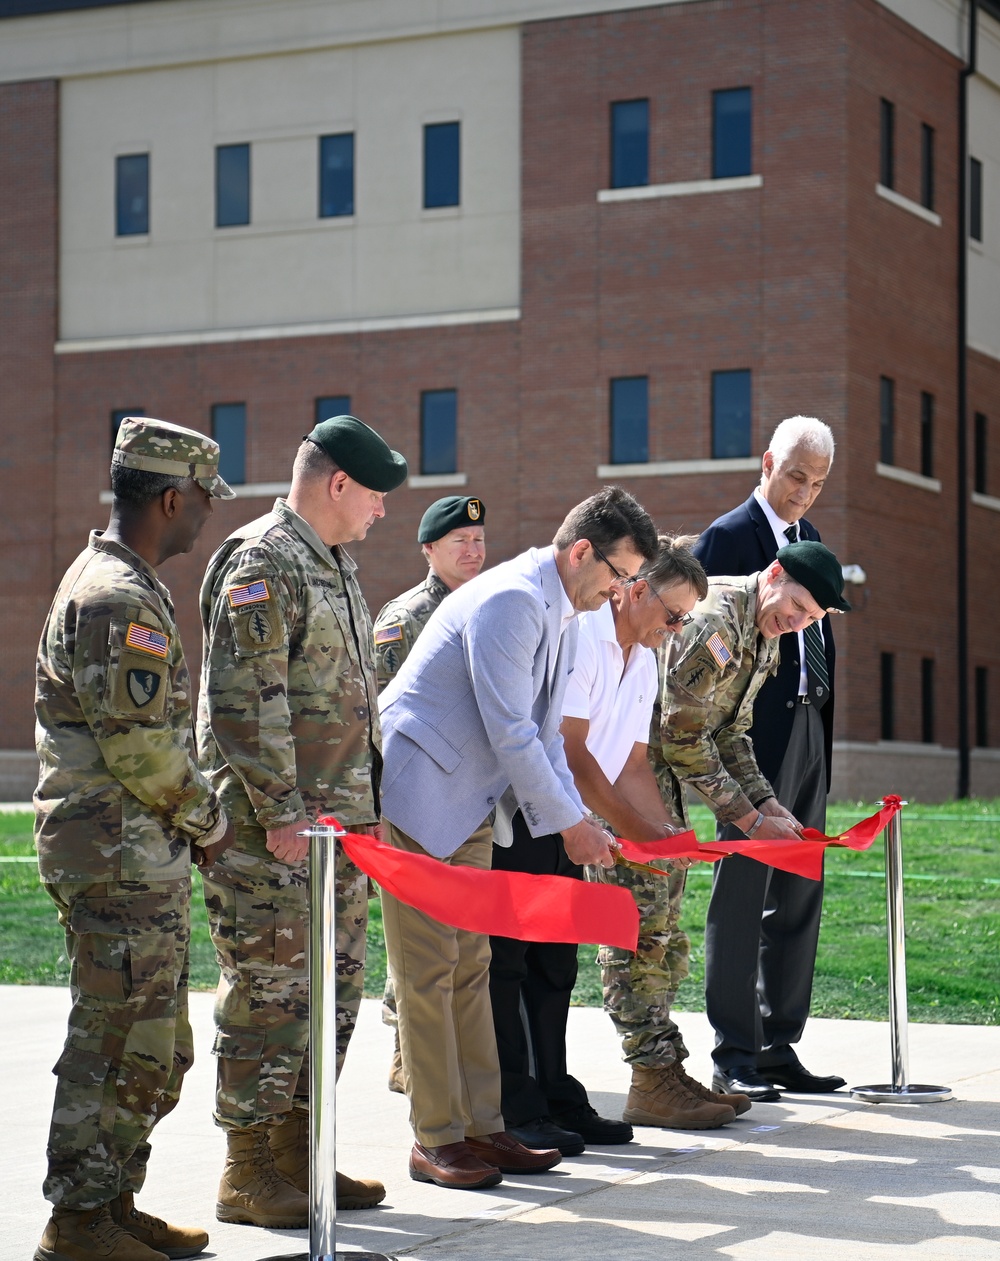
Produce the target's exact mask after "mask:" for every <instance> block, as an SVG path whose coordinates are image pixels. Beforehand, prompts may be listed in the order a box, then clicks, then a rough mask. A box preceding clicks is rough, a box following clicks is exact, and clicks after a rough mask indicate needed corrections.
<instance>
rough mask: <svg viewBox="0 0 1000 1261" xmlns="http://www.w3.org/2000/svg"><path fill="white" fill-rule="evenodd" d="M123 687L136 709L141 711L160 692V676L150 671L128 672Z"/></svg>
mask: <svg viewBox="0 0 1000 1261" xmlns="http://www.w3.org/2000/svg"><path fill="white" fill-rule="evenodd" d="M125 686H126V687H127V688H128V694H129V696H130V697H131V698H132V700H133V702H134V703H135V706H136V708H137V709H142V707H143V706H144V705H148V704H149V702H150V701H151V700H152V699H153V697H154V696H155V695H156V693H157V692H158V691H159V690H160V676H159V675H158V674H156V673H155V672H154V671H152V670H129V672H128V674H127V675H126V676H125Z"/></svg>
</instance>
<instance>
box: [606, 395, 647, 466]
mask: <svg viewBox="0 0 1000 1261" xmlns="http://www.w3.org/2000/svg"><path fill="white" fill-rule="evenodd" d="M648 459H649V378H648V377H615V378H614V379H613V380H612V382H611V463H612V464H645V463H646V462H647V461H648Z"/></svg>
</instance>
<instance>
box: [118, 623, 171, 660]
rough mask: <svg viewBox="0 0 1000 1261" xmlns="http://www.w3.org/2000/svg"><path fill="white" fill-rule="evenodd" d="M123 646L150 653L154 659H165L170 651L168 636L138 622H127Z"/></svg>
mask: <svg viewBox="0 0 1000 1261" xmlns="http://www.w3.org/2000/svg"><path fill="white" fill-rule="evenodd" d="M125 644H126V646H127V647H129V648H135V649H137V650H138V651H139V652H148V653H151V654H152V655H153V656H154V657H160V658H161V659H165V658H166V656H167V653H168V652H169V651H170V636H169V635H164V634H163V632H162V631H158V630H153V628H152V627H151V626H143V625H141V623H139V622H129V624H128V630H127V631H126V632H125Z"/></svg>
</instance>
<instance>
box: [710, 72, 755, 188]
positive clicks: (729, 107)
mask: <svg viewBox="0 0 1000 1261" xmlns="http://www.w3.org/2000/svg"><path fill="white" fill-rule="evenodd" d="M752 130H753V128H752V116H751V94H750V89H749V88H728V89H726V90H725V91H723V92H713V93H712V178H713V179H716V180H719V179H728V178H729V177H730V176H733V175H750V174H751V173H752V172H753V152H752Z"/></svg>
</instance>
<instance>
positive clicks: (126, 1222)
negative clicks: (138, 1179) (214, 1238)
mask: <svg viewBox="0 0 1000 1261" xmlns="http://www.w3.org/2000/svg"><path fill="white" fill-rule="evenodd" d="M108 1208H109V1209H110V1210H111V1217H112V1219H113V1220H114V1221H116V1222H117V1223H118V1225H119V1226H120V1227H121V1228H122V1230H124V1231H125V1232H126V1233H127V1234H129V1235H131V1236H132V1238H133V1239H138V1240H140V1241H141V1242H142V1243H144V1244H145V1245H146V1246H147V1248H153V1249H155V1250H156V1251H158V1252H162V1253H163V1255H164V1256H165V1257H171V1258H174V1259H175V1261H176V1259H177V1258H179V1257H196V1256H197V1255H198V1254H199V1252H204V1251H205V1249H206V1248H207V1247H208V1231H207V1230H195V1229H194V1228H193V1227H188V1226H171V1225H170V1224H169V1223H168V1222H165V1221H163V1219H162V1218H160V1217H153V1216H152V1214H151V1213H144V1212H143V1211H142V1210H141V1209H138V1208H136V1207H135V1198H134V1196H133V1195H132V1192H131V1191H123V1192H122V1193H121V1195H119V1197H118V1199H117V1200H112V1201H111V1203H110V1204H109V1205H108Z"/></svg>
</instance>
